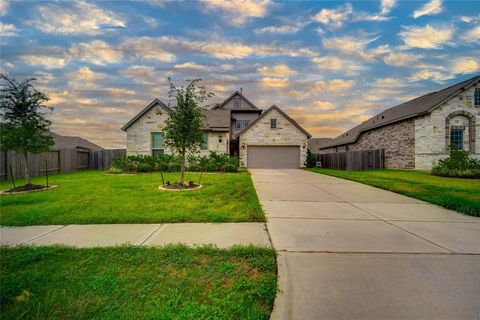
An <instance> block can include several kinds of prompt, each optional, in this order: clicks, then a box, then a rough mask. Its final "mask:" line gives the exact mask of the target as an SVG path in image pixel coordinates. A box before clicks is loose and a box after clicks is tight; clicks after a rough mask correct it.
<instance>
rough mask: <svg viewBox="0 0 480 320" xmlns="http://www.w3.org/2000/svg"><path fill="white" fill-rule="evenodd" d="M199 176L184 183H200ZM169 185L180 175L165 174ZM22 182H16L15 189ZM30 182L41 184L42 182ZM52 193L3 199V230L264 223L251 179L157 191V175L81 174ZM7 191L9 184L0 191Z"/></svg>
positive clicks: (243, 175) (57, 179)
mask: <svg viewBox="0 0 480 320" xmlns="http://www.w3.org/2000/svg"><path fill="white" fill-rule="evenodd" d="M198 178H199V174H198V173H188V174H187V179H189V180H195V181H198ZM165 179H166V180H169V181H171V182H173V181H177V180H178V179H179V174H178V173H166V174H165ZM20 183H23V181H18V182H17V185H18V184H20ZM33 183H39V184H42V183H43V184H44V183H45V178H44V177H36V178H34V179H33ZM49 183H50V184H55V185H58V187H57V188H56V189H52V190H48V191H42V192H34V193H30V194H22V195H12V196H1V197H0V206H1V215H0V224H1V225H18V226H20V225H48V224H90V223H92V224H93V223H159V222H240V221H264V220H265V216H264V214H263V211H262V208H261V206H260V203H259V201H258V198H257V194H256V192H255V189H254V188H253V183H252V180H251V177H250V174H249V173H248V172H247V171H240V172H239V173H224V174H206V175H204V176H203V179H202V184H203V185H204V187H203V188H202V189H199V190H195V191H189V192H168V191H160V190H159V189H158V186H159V185H160V184H161V179H160V174H157V173H152V174H138V175H106V174H105V173H104V172H103V171H82V172H76V173H65V174H59V175H54V176H51V177H50V179H49ZM8 188H11V184H9V182H8V181H4V182H2V183H1V184H0V190H3V189H8Z"/></svg>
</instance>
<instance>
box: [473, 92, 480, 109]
mask: <svg viewBox="0 0 480 320" xmlns="http://www.w3.org/2000/svg"><path fill="white" fill-rule="evenodd" d="M473 100H475V105H476V106H480V88H476V89H475V95H474V99H473Z"/></svg>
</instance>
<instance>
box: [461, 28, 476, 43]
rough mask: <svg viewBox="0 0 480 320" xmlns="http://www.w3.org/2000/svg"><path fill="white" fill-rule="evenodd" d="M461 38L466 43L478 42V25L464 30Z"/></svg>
mask: <svg viewBox="0 0 480 320" xmlns="http://www.w3.org/2000/svg"><path fill="white" fill-rule="evenodd" d="M462 39H463V41H465V42H467V43H478V42H479V41H480V26H476V27H474V28H473V29H470V30H468V31H467V32H465V34H464V35H463V36H462Z"/></svg>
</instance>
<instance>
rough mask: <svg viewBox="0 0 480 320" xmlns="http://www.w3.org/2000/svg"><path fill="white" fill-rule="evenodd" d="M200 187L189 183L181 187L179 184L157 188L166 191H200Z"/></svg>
mask: <svg viewBox="0 0 480 320" xmlns="http://www.w3.org/2000/svg"><path fill="white" fill-rule="evenodd" d="M201 187H202V185H200V184H196V183H189V184H187V185H184V186H181V185H180V184H177V183H175V184H165V185H162V186H160V187H159V188H160V189H162V190H166V191H193V190H195V189H200V188H201Z"/></svg>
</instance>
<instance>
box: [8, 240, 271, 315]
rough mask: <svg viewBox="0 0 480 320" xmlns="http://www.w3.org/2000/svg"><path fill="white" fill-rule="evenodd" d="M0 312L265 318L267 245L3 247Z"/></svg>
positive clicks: (267, 304) (267, 312)
mask: <svg viewBox="0 0 480 320" xmlns="http://www.w3.org/2000/svg"><path fill="white" fill-rule="evenodd" d="M1 256H2V259H1V262H0V263H1V268H0V270H1V272H0V280H1V281H0V282H1V284H2V290H1V291H0V292H1V310H2V317H1V318H2V319H20V318H22V319H100V318H101V319H268V318H269V316H270V312H271V310H272V308H273V301H274V299H275V294H276V289H277V284H276V262H275V252H274V250H272V249H265V248H254V247H236V248H233V249H230V250H219V249H213V248H210V247H204V248H198V249H189V248H186V247H183V246H169V247H164V248H147V247H115V248H94V249H73V248H67V247H39V248H33V247H20V248H16V249H12V248H2V249H1Z"/></svg>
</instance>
